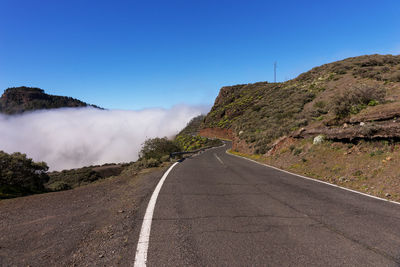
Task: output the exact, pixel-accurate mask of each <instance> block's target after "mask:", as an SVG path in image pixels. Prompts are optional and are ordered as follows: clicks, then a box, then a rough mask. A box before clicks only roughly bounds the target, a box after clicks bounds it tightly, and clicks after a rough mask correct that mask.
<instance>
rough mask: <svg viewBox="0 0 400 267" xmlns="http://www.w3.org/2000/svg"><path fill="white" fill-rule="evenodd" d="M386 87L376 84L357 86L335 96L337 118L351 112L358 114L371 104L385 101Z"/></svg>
mask: <svg viewBox="0 0 400 267" xmlns="http://www.w3.org/2000/svg"><path fill="white" fill-rule="evenodd" d="M384 97H385V89H383V88H381V87H374V86H366V85H363V86H357V87H352V88H350V90H349V92H346V94H342V95H339V96H337V97H336V98H334V100H333V103H334V107H333V111H334V113H335V115H336V117H337V118H339V119H340V118H345V117H347V116H348V115H349V114H350V113H352V114H356V113H358V112H360V111H361V110H362V109H364V108H366V107H367V106H368V105H369V106H375V105H377V104H379V103H381V102H383V100H384Z"/></svg>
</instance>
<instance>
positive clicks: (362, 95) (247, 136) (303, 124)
mask: <svg viewBox="0 0 400 267" xmlns="http://www.w3.org/2000/svg"><path fill="white" fill-rule="evenodd" d="M399 97H400V56H391V55H385V56H383V55H371V56H361V57H354V58H348V59H345V60H342V61H338V62H334V63H330V64H326V65H322V66H320V67H316V68H314V69H312V70H310V71H308V72H306V73H303V74H301V75H299V76H298V77H297V78H295V79H293V80H290V81H287V82H283V83H267V82H259V83H254V84H243V85H235V86H227V87H223V88H221V91H220V93H219V95H218V97H217V98H216V100H215V104H214V106H213V107H212V109H211V111H210V113H208V114H207V116H206V117H205V119H204V124H203V128H214V129H215V128H217V129H227V130H229V131H231V132H232V134H233V136H234V137H236V138H237V140H236V142H240V141H244V142H245V144H246V145H247V146H248V148H249V149H250V150H251V151H252V152H254V153H257V154H265V153H266V152H267V151H268V150H269V149H271V147H272V145H273V142H274V141H275V140H277V139H278V138H280V137H282V136H285V135H291V134H293V135H295V134H297V135H300V136H306V135H307V134H308V133H310V135H316V134H319V133H321V134H325V135H327V136H329V138H331V139H352V138H358V137H359V138H364V137H367V138H374V137H380V135H377V136H375V135H374V133H377V134H380V133H381V131H380V129H382V128H385V127H386V125H383V124H382V123H381V122H382V121H386V122H388V121H392V119H393V118H397V117H400V109H399V107H400V98H399ZM378 121H379V123H377V122H378ZM360 122H363V123H364V124H363V126H365V128H374V130H371V131H370V132H369V133H368V131H365V134H363V133H362V132H359V130H360V127H359V124H360ZM344 124H346V125H345V129H344V130H343V129H340V128H341V127H342V126H343V125H344ZM386 128H387V127H386ZM296 130H299V131H300V132H298V133H296ZM346 133H347V134H346ZM397 135H398V136H397ZM392 137H400V132H399V133H396V136H392Z"/></svg>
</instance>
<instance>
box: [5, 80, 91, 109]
mask: <svg viewBox="0 0 400 267" xmlns="http://www.w3.org/2000/svg"><path fill="white" fill-rule="evenodd" d="M86 106H93V107H96V108H98V107H97V106H94V105H89V104H87V103H85V102H82V101H80V100H78V99H74V98H72V97H66V96H55V95H48V94H46V93H45V92H44V90H42V89H40V88H33V87H25V86H22V87H12V88H8V89H6V90H5V91H4V93H3V95H2V96H1V98H0V113H5V114H18V113H23V112H26V111H33V110H38V109H53V108H62V107H86Z"/></svg>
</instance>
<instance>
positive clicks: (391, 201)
mask: <svg viewBox="0 0 400 267" xmlns="http://www.w3.org/2000/svg"><path fill="white" fill-rule="evenodd" d="M225 153H226V154H228V155H231V156H235V157H238V158H241V159H246V160H249V161H252V162H254V163H257V164H259V165H262V166H264V167H268V168H272V169H275V170H278V171H281V172H285V173H288V174H291V175H294V176H297V177H300V178H303V179H306V180H310V181H313V182H317V183H322V184H326V185H330V186H333V187H337V188H340V189H343V190H346V191H350V192H353V193H356V194H360V195H363V196H367V197H370V198H375V199H378V200H382V201H386V202H390V203H393V204H396V205H400V202H396V201H393V200H388V199H384V198H380V197H376V196H372V195H368V194H365V193H362V192H359V191H356V190H352V189H349V188H346V187H342V186H339V185H335V184H331V183H328V182H324V181H320V180H317V179H314V178H310V177H306V176H303V175H300V174H296V173H292V172H288V171H285V170H282V169H279V168H277V167H274V166H271V165H268V164H265V163H261V162H258V161H255V160H252V159H249V158H245V157H242V156H238V155H235V154H232V153H229V152H228V150H226V151H225Z"/></svg>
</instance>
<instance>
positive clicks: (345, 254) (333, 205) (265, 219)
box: [147, 147, 400, 266]
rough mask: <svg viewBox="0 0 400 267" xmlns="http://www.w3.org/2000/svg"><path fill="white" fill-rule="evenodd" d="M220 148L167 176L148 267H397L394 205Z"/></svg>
mask: <svg viewBox="0 0 400 267" xmlns="http://www.w3.org/2000/svg"><path fill="white" fill-rule="evenodd" d="M226 149H227V147H222V148H216V149H212V150H208V151H206V152H204V153H202V154H200V155H197V156H195V157H192V158H189V159H186V160H185V161H183V162H182V163H180V164H178V165H176V166H175V168H174V169H173V170H172V171H171V172H170V173H169V175H168V177H167V179H166V180H165V183H164V185H163V187H162V189H161V191H160V194H159V196H158V200H157V203H156V206H155V210H154V214H153V220H152V226H151V235H150V245H149V248H148V255H147V265H148V266H165V265H168V266H182V265H194V266H249V265H263V266H265V265H268V266H310V265H311V266H399V265H400V205H396V204H393V203H389V202H385V201H381V200H377V199H373V198H369V197H367V196H363V195H360V194H356V193H353V192H349V191H346V190H343V189H340V188H336V187H332V186H329V185H326V184H322V183H317V182H314V181H310V180H306V179H302V178H299V177H297V176H294V175H291V174H288V173H284V172H281V171H278V170H275V169H272V168H268V167H265V166H262V165H259V164H256V163H254V162H250V161H247V160H244V159H241V158H238V157H235V156H232V155H229V154H226V153H225V150H226Z"/></svg>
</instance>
